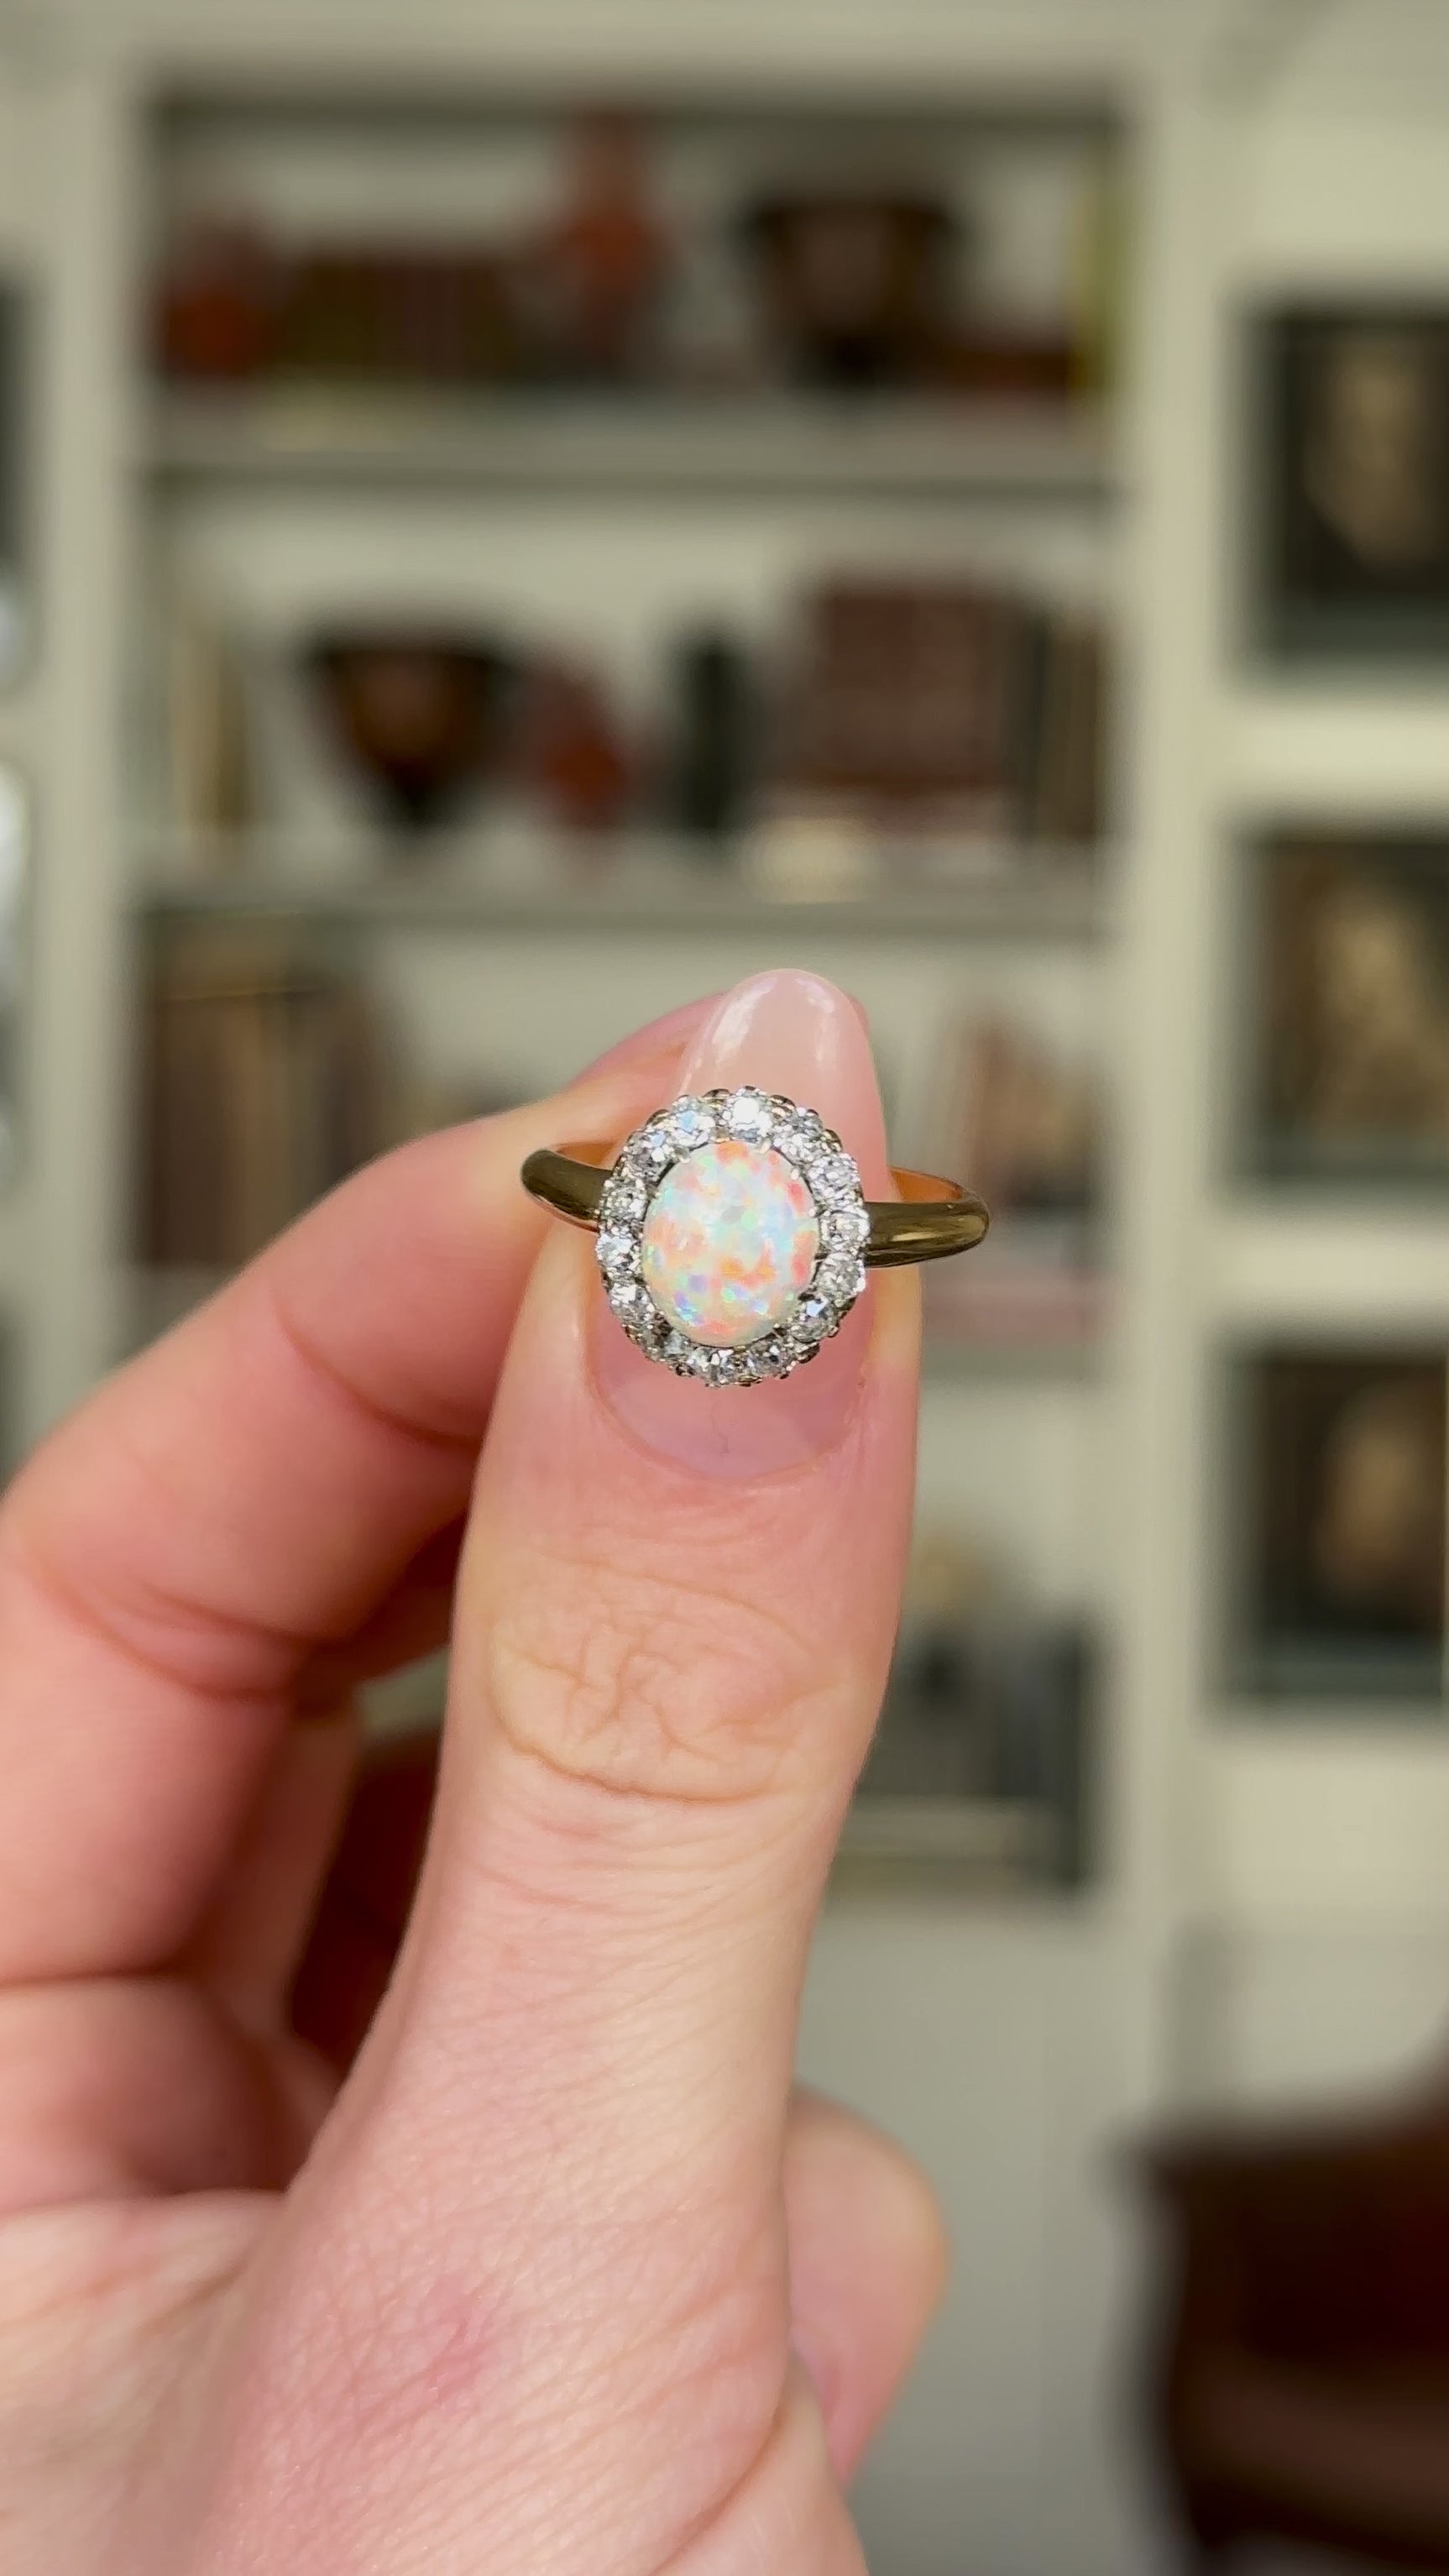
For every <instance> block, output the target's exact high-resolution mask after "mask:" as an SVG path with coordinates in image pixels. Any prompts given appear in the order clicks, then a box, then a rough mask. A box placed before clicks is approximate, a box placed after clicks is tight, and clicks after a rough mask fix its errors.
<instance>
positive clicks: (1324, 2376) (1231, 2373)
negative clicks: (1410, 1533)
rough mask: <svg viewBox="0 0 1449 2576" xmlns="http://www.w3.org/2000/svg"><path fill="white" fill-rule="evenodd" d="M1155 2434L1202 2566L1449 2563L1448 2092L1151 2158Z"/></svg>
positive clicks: (1183, 2145)
mask: <svg viewBox="0 0 1449 2576" xmlns="http://www.w3.org/2000/svg"><path fill="white" fill-rule="evenodd" d="M1142 2170H1143V2173H1144V2176H1145V2180H1146V2183H1147V2187H1148V2190H1149V2193H1150V2195H1151V2197H1152V2199H1153V2201H1154V2202H1155V2204H1156V2207H1157V2211H1158V2215H1159V2218H1160V2220H1161V2222H1162V2233H1163V2238H1164V2245H1163V2254H1164V2257H1165V2259H1164V2263H1163V2270H1162V2276H1161V2277H1162V2283H1163V2291H1164V2305H1163V2309H1162V2312H1161V2314H1160V2316H1159V2318H1158V2321H1157V2336H1156V2341H1155V2345H1154V2351H1153V2358H1152V2369H1151V2374H1150V2390H1149V2403H1150V2415H1151V2429H1152V2435H1153V2439H1154V2443H1155V2447H1156V2449H1157V2453H1158V2459H1159V2465H1160V2467H1161V2470H1162V2471H1163V2473H1164V2475H1165V2479H1166V2483H1167V2485H1168V2488H1169V2490H1170V2494H1171V2498H1172V2502H1173V2505H1174V2507H1175V2511H1176V2515H1177V2518H1178V2520H1179V2524H1180V2527H1181V2529H1182V2532H1183V2535H1184V2539H1185V2543H1186V2547H1187V2555H1188V2559H1189V2563H1190V2564H1192V2565H1194V2566H1197V2567H1200V2568H1209V2567H1212V2568H1218V2567H1223V2566H1225V2565H1226V2564H1227V2562H1229V2561H1230V2560H1231V2559H1232V2558H1233V2557H1234V2556H1235V2554H1236V2553H1237V2552H1238V2550H1239V2549H1240V2548H1243V2547H1245V2546H1247V2545H1248V2544H1253V2545H1259V2544H1262V2543H1264V2542H1268V2541H1278V2542H1284V2541H1288V2542H1294V2543H1297V2544H1300V2545H1303V2544H1306V2545H1308V2546H1310V2547H1311V2546H1315V2545H1316V2546H1317V2547H1319V2548H1321V2549H1323V2550H1324V2551H1326V2552H1327V2553H1328V2554H1329V2556H1330V2558H1331V2559H1336V2558H1343V2559H1347V2560H1350V2561H1351V2562H1352V2563H1353V2564H1355V2565H1358V2566H1362V2565H1364V2564H1365V2563H1366V2564H1367V2565H1368V2566H1370V2567H1384V2568H1414V2569H1417V2570H1420V2571H1428V2570H1431V2569H1441V2568H1442V2569H1445V2570H1449V2092H1445V2093H1442V2094H1437V2095H1434V2096H1432V2097H1431V2096H1420V2097H1418V2098H1416V2099H1405V2100H1404V2101H1402V2102H1399V2103H1396V2104H1393V2105H1391V2106H1389V2107H1387V2108H1385V2109H1382V2110H1380V2111H1379V2112H1377V2113H1376V2114H1373V2115H1370V2114H1368V2113H1365V2114H1364V2115H1362V2116H1361V2117H1357V2118H1354V2119H1348V2118H1346V2117H1345V2118H1341V2119H1339V2120H1338V2121H1336V2122H1334V2123H1332V2124H1330V2123H1329V2122H1328V2121H1326V2120H1325V2121H1324V2122H1323V2123H1322V2124H1320V2125H1318V2126H1316V2127H1315V2126H1311V2125H1300V2126H1297V2127H1295V2128H1292V2129H1289V2128H1286V2127H1285V2128H1282V2129H1279V2130H1277V2131H1268V2132H1265V2133H1261V2134H1257V2135H1253V2134H1248V2135H1242V2134H1238V2135H1233V2134H1228V2133H1219V2134H1209V2133H1201V2134H1198V2135H1195V2136H1184V2137H1181V2138H1179V2139H1177V2140H1176V2141H1172V2142H1166V2143H1159V2144H1157V2145H1155V2146H1153V2147H1151V2148H1149V2149H1148V2150H1147V2152H1146V2154H1145V2155H1144V2157H1143V2158H1142Z"/></svg>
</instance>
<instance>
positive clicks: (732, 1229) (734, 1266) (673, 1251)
mask: <svg viewBox="0 0 1449 2576" xmlns="http://www.w3.org/2000/svg"><path fill="white" fill-rule="evenodd" d="M819 1249H820V1220H819V1218H818V1216H817V1214H816V1211H815V1206H814V1202H813V1201H812V1199H811V1196H810V1192H809V1190H808V1189H807V1188H806V1186H805V1183H804V1182H803V1181H802V1180H801V1178H800V1176H799V1174H798V1173H797V1172H795V1171H793V1170H792V1169H791V1167H790V1165H789V1164H788V1163H787V1162H786V1161H785V1160H784V1159H783V1157H782V1156H781V1155H780V1154H778V1153H777V1152H776V1151H775V1150H774V1148H773V1147H771V1146H768V1145H765V1146H760V1145H747V1144H746V1143H745V1142H744V1140H743V1139H742V1138H738V1137H728V1136H725V1137H720V1138H718V1139H716V1140H715V1141H714V1142H712V1143H710V1144H708V1145H705V1146H702V1147H700V1148H699V1149H698V1150H697V1151H696V1152H694V1153H691V1154H688V1155H686V1156H685V1157H684V1158H683V1159H682V1160H681V1161H680V1162H678V1163H676V1164H675V1165H674V1167H673V1169H672V1170H671V1171H670V1172H669V1174H668V1175H667V1177H666V1178H665V1179H664V1180H663V1181H661V1183H660V1185H659V1187H658V1189H657V1190H656V1191H655V1193H654V1196H653V1199H652V1200H651V1202H650V1206H649V1212H648V1215H647V1216H646V1218H645V1220H644V1227H643V1234H642V1252H641V1261H642V1268H643V1272H644V1277H645V1280H646V1282H647V1285H648V1288H649V1293H650V1295H651V1296H652V1298H653V1300H654V1302H655V1304H656V1306H658V1308H659V1309H660V1311H661V1313H662V1314H664V1315H665V1316H667V1317H668V1319H669V1321H670V1323H671V1324H673V1325H675V1326H676V1327H677V1328H678V1329H679V1330H680V1331H681V1332H682V1333H684V1334H686V1335H687V1336H688V1338H689V1340H690V1341H691V1342H694V1343H702V1344H704V1345H705V1346H707V1347H708V1348H710V1349H714V1350H740V1349H742V1348H744V1347H745V1346H746V1345H747V1344H750V1343H753V1342H755V1341H757V1340H758V1339H759V1337H760V1335H761V1334H762V1333H769V1332H770V1331H772V1330H773V1329H774V1328H775V1327H777V1326H779V1325H780V1324H783V1323H785V1322H787V1321H788V1319H789V1317H790V1316H791V1315H792V1314H793V1312H794V1309H795V1303H796V1300H797V1298H798V1297H799V1296H800V1294H801V1292H802V1290H803V1289H805V1288H806V1287H808V1286H809V1284H810V1280H811V1274H812V1272H813V1271H814V1268H815V1263H816V1259H817V1257H818V1254H819Z"/></svg>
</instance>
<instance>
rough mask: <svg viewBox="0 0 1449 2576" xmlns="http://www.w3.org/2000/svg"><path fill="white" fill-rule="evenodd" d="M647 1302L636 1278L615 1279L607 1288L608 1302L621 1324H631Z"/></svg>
mask: <svg viewBox="0 0 1449 2576" xmlns="http://www.w3.org/2000/svg"><path fill="white" fill-rule="evenodd" d="M648 1303H649V1300H648V1298H647V1297H646V1296H645V1294H644V1291H643V1289H642V1288H641V1287H640V1285H639V1282H638V1280H637V1279H615V1280H614V1281H613V1282H612V1284H611V1286H610V1289H609V1304H610V1305H611V1307H612V1308H613V1310H614V1313H615V1314H616V1315H617V1316H618V1318H619V1321H620V1323H621V1324H632V1323H633V1322H634V1321H635V1319H636V1318H637V1317H638V1316H639V1314H640V1313H641V1312H642V1310H643V1309H644V1307H646V1306H647V1305H648Z"/></svg>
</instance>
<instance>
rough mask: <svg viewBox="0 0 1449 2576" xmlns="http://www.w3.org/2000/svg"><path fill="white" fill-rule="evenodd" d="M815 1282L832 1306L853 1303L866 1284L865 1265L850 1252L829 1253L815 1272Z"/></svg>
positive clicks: (820, 1292)
mask: <svg viewBox="0 0 1449 2576" xmlns="http://www.w3.org/2000/svg"><path fill="white" fill-rule="evenodd" d="M814 1284H815V1287H816V1289H817V1291H818V1292H819V1294H820V1295H821V1296H822V1297H828V1298H829V1300H830V1303H831V1305H832V1306H850V1305H853V1304H854V1302H855V1300H856V1298H857V1297H858V1296H859V1295H860V1292H861V1290H862V1289H863V1288H864V1286H865V1265H864V1263H863V1262H860V1261H857V1260H856V1259H855V1257H854V1255H853V1254H851V1253H848V1252H831V1253H827V1255H826V1257H825V1259H824V1260H823V1261H822V1262H821V1264H820V1267H819V1269H818V1270H817V1272H816V1273H815V1283H814Z"/></svg>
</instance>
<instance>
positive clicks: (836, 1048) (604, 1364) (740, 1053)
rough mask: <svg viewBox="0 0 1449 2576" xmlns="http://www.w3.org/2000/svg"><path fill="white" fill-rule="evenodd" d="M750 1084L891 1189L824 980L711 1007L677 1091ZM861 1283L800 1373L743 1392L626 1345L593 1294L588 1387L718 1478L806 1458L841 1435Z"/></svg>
mask: <svg viewBox="0 0 1449 2576" xmlns="http://www.w3.org/2000/svg"><path fill="white" fill-rule="evenodd" d="M745 1083H751V1084H755V1085H757V1086H758V1087H759V1089H760V1090H762V1091H779V1092H784V1093H785V1094H786V1095H787V1096H788V1097H789V1098H790V1099H792V1100H795V1101H798V1102H799V1103H800V1105H801V1106H802V1107H803V1108H809V1109H817V1110H818V1111H819V1112H820V1115H821V1117H822V1118H823V1119H824V1120H825V1122H826V1124H827V1125H828V1126H831V1127H834V1128H836V1129H837V1130H838V1132H839V1134H840V1136H841V1138H842V1139H843V1141H844V1143H845V1145H846V1146H847V1147H848V1149H849V1150H850V1152H851V1153H852V1154H853V1155H854V1156H855V1159H856V1161H857V1163H858V1164H859V1166H860V1174H861V1180H862V1183H863V1185H864V1189H865V1193H866V1196H867V1197H868V1198H881V1197H884V1196H886V1195H887V1194H888V1192H889V1188H890V1181H889V1174H888V1170H887V1164H886V1145H885V1121H884V1117H883V1115H882V1111H881V1103H880V1092H879V1089H878V1087H877V1083H876V1078H875V1066H874V1063H873V1062H872V1059H871V1051H870V1040H869V1037H868V1035H867V1033H866V1028H865V1022H864V1019H863V1016H862V1014H861V1012H860V1009H859V1007H858V1005H857V1004H856V1003H854V1002H852V1001H851V999H850V998H849V996H848V995H847V994H845V993H842V992H841V991H840V990H839V988H838V987H837V986H836V985H834V984H828V983H827V982H826V981H825V979H824V977H823V976H820V975H805V974H800V973H798V972H796V971H795V970H794V969H793V968H778V969H776V970H775V971H773V972H772V973H769V974H765V975H752V976H751V977H750V978H749V980H748V982H747V983H743V984H737V985H736V986H735V988H734V990H733V992H730V993H726V994H724V995H723V996H722V998H721V999H720V1000H719V1001H718V1002H717V1003H716V1004H715V1006H714V1009H713V1010H712V1011H711V1012H710V1013H709V1015H708V1017H707V1018H706V1019H705V1021H704V1023H703V1025H702V1026H701V1027H700V1029H699V1030H698V1032H697V1034H696V1036H695V1039H694V1042H693V1045H692V1046H691V1047H690V1049H689V1051H688V1053H687V1054H686V1056H685V1058H684V1061H683V1063H682V1065H681V1067H680V1072H679V1078H678V1084H677V1088H678V1090H679V1091H707V1090H710V1089H711V1088H714V1087H716V1086H717V1087H719V1088H721V1089H724V1090H732V1089H734V1088H736V1087H738V1086H739V1085H741V1084H745ZM879 1291H880V1283H879V1282H874V1283H872V1285H871V1286H870V1287H868V1288H867V1290H866V1293H865V1295H864V1297H862V1298H861V1300H860V1303H859V1304H858V1305H857V1306H856V1307H855V1309H854V1310H853V1312H852V1313H851V1314H850V1315H848V1316H847V1318H846V1320H845V1323H844V1324H843V1325H842V1327H841V1329H840V1331H839V1333H837V1334H836V1335H835V1336H834V1338H833V1339H832V1340H830V1341H828V1342H826V1343H825V1344H824V1346H823V1347H822V1349H821V1350H820V1352H819V1353H818V1355H817V1357H816V1358H815V1359H814V1360H812V1361H811V1362H810V1364H809V1366H808V1367H805V1368H800V1369H797V1370H796V1371H795V1372H794V1374H793V1375H792V1376H790V1377H787V1378H783V1379H781V1380H779V1381H777V1382H774V1383H769V1384H766V1385H763V1386H759V1387H751V1388H749V1389H747V1390H745V1389H741V1388H739V1387H726V1388H721V1389H718V1390H716V1389H712V1388H708V1387H702V1386H697V1385H695V1384H693V1383H692V1382H690V1381H689V1380H687V1379H682V1378H677V1377H675V1376H674V1375H673V1374H672V1373H671V1372H670V1371H669V1370H668V1369H665V1368H662V1367H660V1365H659V1363H658V1362H657V1361H655V1360H650V1359H646V1358H645V1357H644V1355H643V1353H642V1352H640V1351H637V1350H635V1348H634V1346H633V1344H632V1343H631V1342H629V1341H628V1340H627V1339H626V1338H625V1336H624V1334H623V1333H622V1332H621V1331H620V1330H619V1327H618V1325H617V1324H616V1322H615V1321H614V1318H613V1316H612V1315H611V1314H610V1313H609V1311H608V1309H607V1307H606V1306H605V1305H604V1304H603V1302H602V1300H596V1301H595V1302H594V1303H593V1306H592V1321H591V1332H592V1336H593V1364H594V1374H595V1379H596V1382H597V1383H598V1385H599V1387H600V1389H601V1391H602V1392H603V1394H604V1395H605V1396H606V1398H607V1400H608V1401H609V1403H610V1404H611V1405H612V1406H613V1408H614V1410H615V1412H616V1413H617V1414H618V1415H619V1416H620V1418H621V1419H622V1421H623V1422H624V1423H625V1425H626V1426H627V1428H628V1429H629V1431H630V1432H631V1433H632V1434H633V1436H634V1437H635V1438H636V1439H638V1440H640V1441H642V1442H643V1443H644V1444H645V1445H646V1446H647V1447H648V1448H650V1449H652V1450H654V1451H656V1452H657V1453H659V1454H660V1455H662V1456H664V1457H668V1458H673V1459H676V1460H678V1462H679V1463H680V1464H681V1465H683V1466H688V1467H692V1468H694V1469H695V1470H696V1471H697V1472H700V1473H703V1474H706V1475H711V1476H721V1477H742V1476H760V1475H768V1474H770V1473H771V1472H773V1471H774V1470H776V1469H779V1468H786V1467H795V1466H800V1465H802V1464H803V1463H804V1462H805V1461H806V1460H808V1459H811V1458H814V1457H818V1456H820V1455H821V1453H822V1452H824V1451H825V1450H828V1449H831V1448H833V1447H835V1445H836V1444H837V1443H838V1442H839V1441H840V1440H841V1439H842V1438H843V1437H844V1434H845V1431H846V1428H847V1426H848V1424H849V1422H850V1419H851V1416H852V1414H853V1412H854V1409H855V1406H856V1404H857V1402H858V1400H859V1396H860V1390H861V1383H862V1374H863V1371H864V1368H865V1365H866V1357H867V1353H868V1352H869V1350H870V1347H871V1309H872V1306H873V1303H874V1301H875V1299H876V1297H877V1295H878V1294H879Z"/></svg>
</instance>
